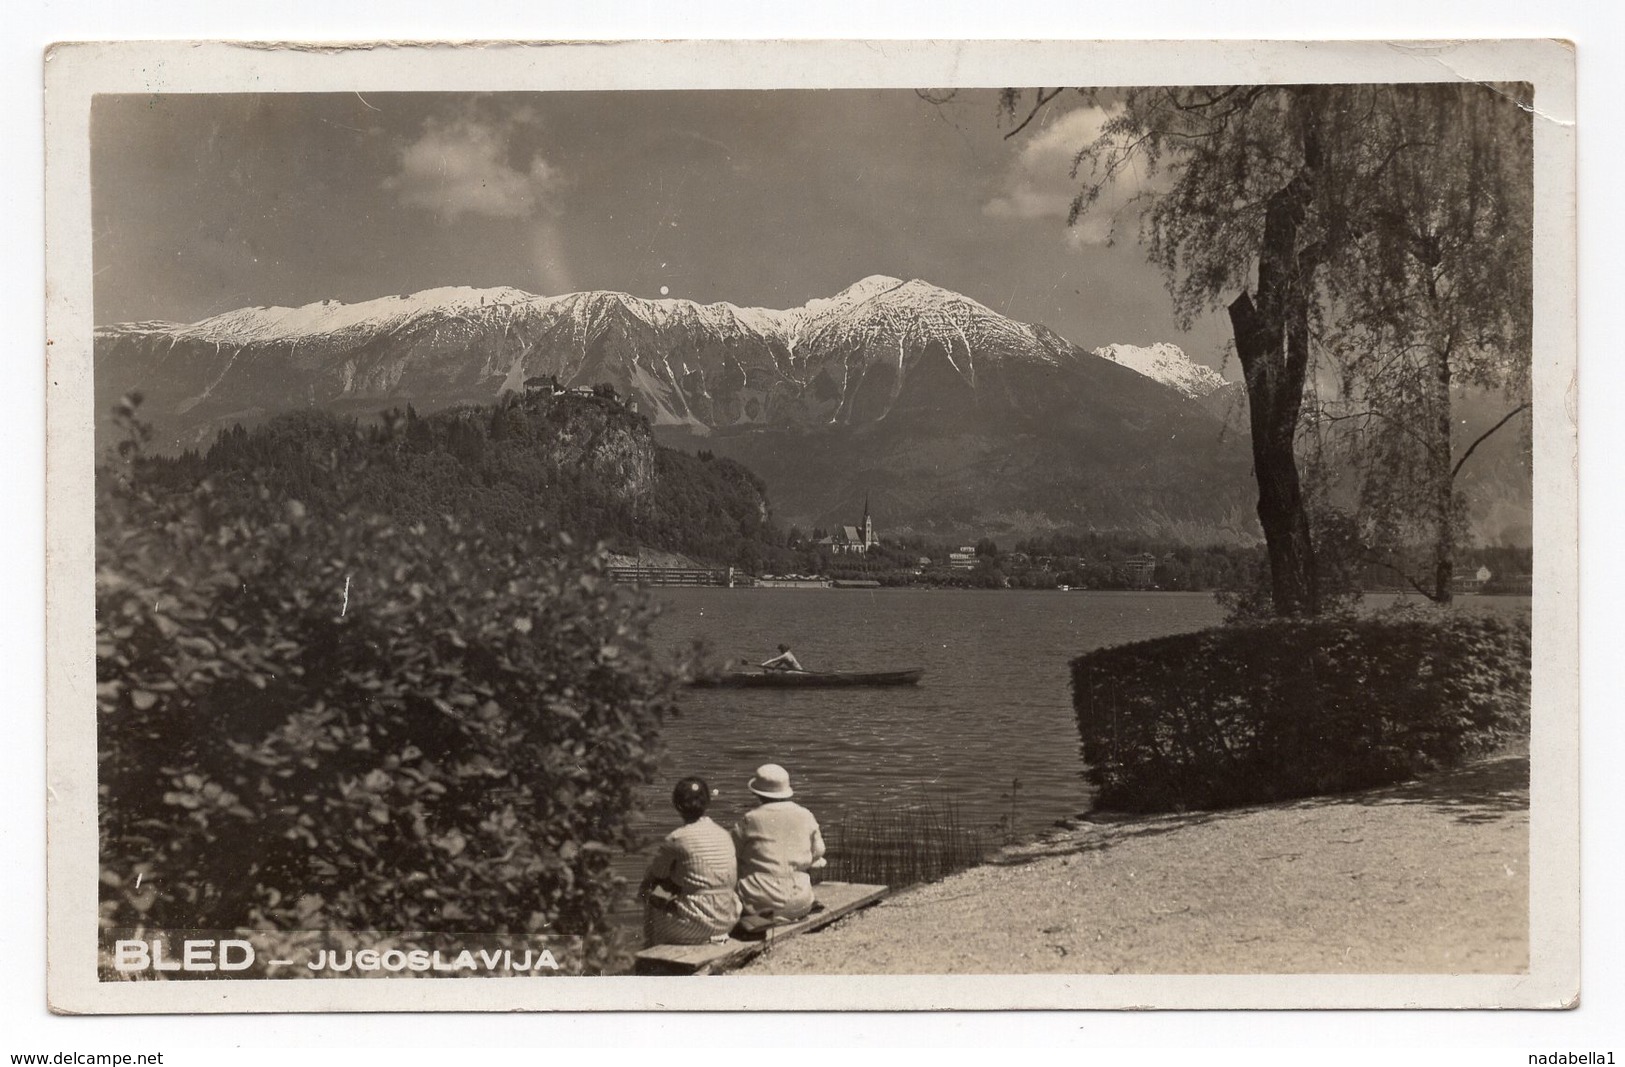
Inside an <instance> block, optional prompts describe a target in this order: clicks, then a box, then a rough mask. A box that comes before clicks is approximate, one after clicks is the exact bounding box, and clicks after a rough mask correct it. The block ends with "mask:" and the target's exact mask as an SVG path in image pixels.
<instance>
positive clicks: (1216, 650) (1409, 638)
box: [1072, 613, 1530, 811]
mask: <svg viewBox="0 0 1625 1067" xmlns="http://www.w3.org/2000/svg"><path fill="white" fill-rule="evenodd" d="M1529 657H1530V645H1529V620H1528V618H1527V616H1525V617H1522V618H1518V619H1508V618H1503V617H1500V616H1493V615H1487V614H1485V615H1480V614H1466V613H1436V614H1412V615H1397V614H1396V615H1387V616H1375V617H1363V618H1360V617H1338V618H1322V619H1315V620H1307V621H1305V620H1278V621H1273V622H1266V623H1255V624H1247V625H1233V626H1224V627H1218V628H1215V629H1210V630H1203V631H1200V632H1197V633H1191V634H1179V635H1176V636H1173V637H1164V638H1158V639H1156V640H1152V641H1143V642H1139V643H1136V644H1131V645H1122V646H1119V647H1116V648H1107V649H1102V650H1100V651H1097V652H1091V653H1089V654H1087V655H1084V656H1080V657H1078V658H1077V659H1075V660H1073V661H1072V689H1073V705H1074V707H1075V708H1076V710H1077V715H1078V729H1079V732H1080V733H1081V734H1082V738H1083V752H1084V760H1085V762H1086V763H1087V764H1088V776H1089V780H1090V782H1091V783H1092V784H1093V785H1094V786H1095V787H1096V790H1097V794H1096V799H1095V804H1096V807H1098V808H1102V809H1117V810H1124V811H1180V810H1188V809H1197V808H1218V807H1225V806H1230V805H1236V804H1246V803H1256V802H1261V801H1271V800H1280V799H1285V798H1289V797H1299V796H1309V795H1314V794H1319V793H1328V792H1338V791H1343V790H1349V789H1359V788H1365V787H1369V786H1374V785H1382V784H1388V783H1392V782H1396V781H1402V780H1404V779H1406V778H1410V777H1414V776H1415V775H1417V774H1419V773H1422V772H1424V771H1429V770H1435V769H1439V768H1444V767H1450V766H1453V765H1455V764H1457V763H1459V762H1460V761H1461V760H1463V759H1464V758H1467V757H1469V756H1473V755H1476V754H1481V753H1483V752H1486V751H1489V750H1491V749H1493V748H1495V747H1497V746H1498V745H1501V744H1503V743H1504V742H1506V741H1507V740H1509V739H1511V738H1513V737H1516V736H1523V735H1525V734H1526V733H1527V730H1528V726H1529Z"/></svg>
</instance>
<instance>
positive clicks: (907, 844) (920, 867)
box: [821, 800, 989, 889]
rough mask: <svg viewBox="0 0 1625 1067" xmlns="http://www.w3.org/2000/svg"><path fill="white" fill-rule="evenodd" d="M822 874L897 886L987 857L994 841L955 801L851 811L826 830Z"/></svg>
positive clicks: (947, 872)
mask: <svg viewBox="0 0 1625 1067" xmlns="http://www.w3.org/2000/svg"><path fill="white" fill-rule="evenodd" d="M826 837H827V838H828V845H829V852H828V859H829V864H828V866H826V867H825V868H824V869H823V871H822V872H821V874H822V880H824V881H831V882H861V883H863V884H866V885H886V886H890V887H892V888H893V889H897V888H900V887H902V886H908V885H915V884H918V883H920V882H931V881H935V880H937V879H939V878H945V877H947V876H948V875H950V874H953V873H954V872H955V871H960V870H964V869H965V868H966V867H974V866H975V865H976V864H978V863H981V862H982V860H983V859H984V858H986V856H987V854H988V851H989V841H988V838H987V836H986V835H985V834H983V833H982V831H980V830H978V829H977V828H975V827H973V826H970V825H968V824H967V823H966V822H965V820H964V817H963V816H962V815H961V813H960V810H959V806H958V805H957V804H955V803H954V802H953V801H951V800H949V801H944V802H943V803H942V804H941V805H937V804H925V805H920V806H915V807H908V808H886V809H882V810H872V811H858V812H850V813H847V814H845V815H843V816H842V817H841V819H840V821H839V822H838V823H836V824H835V826H834V827H832V828H830V829H829V832H828V833H827V834H826Z"/></svg>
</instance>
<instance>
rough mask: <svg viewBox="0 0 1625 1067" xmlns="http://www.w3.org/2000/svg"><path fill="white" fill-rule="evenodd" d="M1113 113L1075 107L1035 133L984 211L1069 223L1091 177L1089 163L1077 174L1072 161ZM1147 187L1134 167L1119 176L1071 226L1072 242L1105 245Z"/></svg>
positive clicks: (999, 216) (1068, 236) (1068, 238)
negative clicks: (1067, 218) (1078, 198)
mask: <svg viewBox="0 0 1625 1067" xmlns="http://www.w3.org/2000/svg"><path fill="white" fill-rule="evenodd" d="M1110 117H1111V116H1110V114H1109V113H1108V112H1107V111H1105V110H1104V109H1102V108H1098V107H1079V108H1074V109H1072V110H1071V111H1068V112H1066V113H1065V114H1064V115H1062V116H1060V117H1059V118H1057V119H1055V120H1054V121H1053V122H1051V123H1050V124H1049V125H1048V126H1045V127H1044V128H1043V129H1041V130H1040V131H1038V132H1037V133H1035V134H1034V135H1033V136H1032V137H1031V138H1030V139H1029V140H1028V141H1027V143H1026V144H1025V145H1023V146H1022V149H1021V152H1020V153H1019V154H1018V155H1017V156H1016V158H1015V159H1014V160H1013V161H1012V162H1011V164H1010V166H1009V167H1008V168H1007V169H1006V171H1005V173H1004V176H1003V177H1002V179H1001V180H1000V185H999V188H998V189H997V191H996V192H995V195H993V196H992V197H990V198H989V199H988V201H987V202H986V203H984V204H983V205H982V213H983V214H984V215H987V216H989V217H991V218H997V219H1045V218H1055V219H1060V220H1062V221H1063V222H1064V221H1065V220H1066V217H1067V214H1068V213H1069V212H1070V211H1071V210H1072V201H1073V199H1074V198H1075V197H1076V196H1077V195H1078V193H1079V191H1081V190H1082V189H1083V187H1084V184H1085V183H1086V182H1087V181H1088V180H1089V177H1090V176H1089V174H1088V172H1087V168H1088V163H1087V162H1085V163H1084V165H1083V170H1082V171H1080V173H1079V175H1078V176H1077V177H1074V176H1073V175H1072V167H1073V161H1074V160H1075V159H1077V155H1078V152H1079V151H1080V150H1081V149H1083V148H1084V147H1086V146H1087V145H1089V144H1091V143H1093V141H1094V140H1095V139H1096V138H1097V137H1099V136H1100V131H1101V129H1102V127H1103V126H1104V125H1105V123H1106V121H1107V120H1108V119H1109V118H1110ZM1143 188H1144V185H1143V183H1142V181H1141V179H1140V175H1139V174H1138V173H1137V172H1135V171H1133V169H1132V168H1131V169H1130V171H1128V172H1125V173H1123V174H1120V175H1118V177H1117V178H1116V179H1114V180H1113V181H1112V183H1111V184H1110V185H1108V186H1107V187H1106V188H1105V189H1102V190H1101V193H1100V197H1099V198H1098V199H1097V200H1095V202H1094V203H1092V204H1090V205H1089V207H1088V210H1087V211H1085V212H1084V214H1083V215H1082V216H1081V217H1080V218H1079V219H1078V221H1077V223H1076V224H1075V225H1073V226H1070V227H1067V229H1066V234H1065V240H1066V243H1067V245H1068V246H1069V247H1071V248H1075V249H1081V248H1084V247H1087V246H1090V245H1103V244H1106V243H1107V242H1108V241H1110V240H1111V238H1112V235H1113V232H1114V230H1115V229H1116V228H1117V225H1118V223H1119V221H1120V216H1122V215H1123V214H1124V208H1126V207H1128V205H1129V201H1131V200H1132V199H1133V198H1134V197H1135V196H1136V195H1137V194H1138V193H1139V192H1140V191H1141V190H1142V189H1143Z"/></svg>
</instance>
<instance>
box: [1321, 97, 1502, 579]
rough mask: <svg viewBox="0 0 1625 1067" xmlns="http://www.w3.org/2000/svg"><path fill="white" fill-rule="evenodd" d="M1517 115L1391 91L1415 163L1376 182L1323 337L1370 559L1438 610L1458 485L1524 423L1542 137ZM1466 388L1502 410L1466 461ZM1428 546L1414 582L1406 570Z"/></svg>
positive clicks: (1451, 566)
mask: <svg viewBox="0 0 1625 1067" xmlns="http://www.w3.org/2000/svg"><path fill="white" fill-rule="evenodd" d="M1519 91H1521V92H1524V93H1526V92H1527V87H1513V92H1514V93H1517V92H1519ZM1515 99H1517V96H1516V95H1514V96H1513V97H1512V98H1511V99H1510V100H1509V98H1508V97H1507V95H1506V91H1505V90H1503V91H1494V92H1492V91H1485V90H1483V89H1482V87H1474V88H1473V90H1472V91H1457V92H1453V93H1440V92H1438V91H1437V90H1436V89H1434V88H1432V87H1420V86H1396V87H1394V89H1393V90H1392V91H1391V93H1390V94H1389V97H1388V99H1387V103H1388V104H1389V105H1390V107H1391V109H1392V114H1391V117H1390V119H1389V121H1391V122H1393V123H1395V124H1396V125H1403V126H1404V127H1405V128H1406V129H1407V130H1408V131H1409V133H1408V139H1409V140H1410V141H1412V142H1415V143H1416V145H1417V147H1414V148H1412V149H1411V150H1408V151H1406V152H1405V153H1403V154H1401V155H1400V156H1398V157H1397V158H1396V159H1395V161H1394V164H1393V166H1392V167H1390V168H1389V169H1388V170H1387V171H1386V172H1385V174H1384V175H1383V177H1382V183H1383V186H1384V188H1383V190H1382V192H1381V196H1380V198H1379V204H1380V205H1382V206H1380V207H1379V208H1377V209H1376V210H1374V211H1373V212H1372V213H1371V219H1370V225H1369V228H1368V229H1367V231H1366V233H1365V234H1364V235H1363V237H1362V239H1361V240H1360V241H1359V242H1358V243H1357V245H1356V246H1355V249H1354V254H1355V257H1356V263H1357V265H1358V267H1359V269H1357V270H1351V271H1349V272H1348V274H1347V277H1346V278H1345V279H1344V283H1345V284H1343V285H1342V286H1341V287H1340V289H1339V290H1338V292H1337V294H1336V295H1337V300H1338V307H1339V315H1338V317H1337V319H1336V320H1335V321H1334V322H1333V323H1332V324H1331V331H1330V333H1329V337H1328V348H1329V349H1330V350H1331V351H1332V352H1333V353H1334V354H1335V355H1336V358H1337V360H1338V363H1339V365H1340V366H1339V370H1340V371H1341V375H1342V381H1341V396H1340V398H1339V399H1340V403H1339V404H1338V405H1337V406H1336V408H1335V409H1334V410H1333V411H1332V412H1331V413H1330V414H1329V418H1331V419H1334V420H1336V421H1338V422H1345V421H1348V422H1350V423H1351V425H1352V427H1353V428H1354V430H1355V432H1354V433H1353V434H1352V435H1349V436H1350V437H1351V439H1352V442H1353V443H1354V444H1356V445H1357V446H1358V455H1359V458H1360V461H1361V462H1360V464H1359V466H1360V471H1361V478H1362V484H1361V486H1360V489H1361V505H1362V513H1363V515H1364V518H1365V527H1366V529H1365V530H1364V534H1365V537H1364V540H1365V542H1366V547H1367V551H1368V552H1369V553H1370V554H1371V555H1372V556H1373V557H1374V558H1375V559H1376V560H1377V561H1378V562H1380V563H1382V564H1383V565H1385V566H1387V567H1389V568H1390V569H1393V570H1396V571H1399V572H1400V573H1402V574H1403V575H1404V576H1405V577H1406V579H1407V580H1409V581H1410V582H1411V584H1412V585H1413V586H1415V587H1416V588H1417V589H1418V590H1419V591H1421V592H1422V593H1424V594H1425V595H1427V596H1428V597H1429V598H1430V599H1433V600H1435V601H1438V602H1442V603H1448V602H1449V601H1450V599H1451V579H1452V576H1453V574H1454V571H1455V558H1456V554H1457V552H1458V551H1459V548H1460V543H1461V540H1462V534H1463V530H1464V526H1465V523H1464V521H1463V512H1464V507H1463V502H1462V500H1461V498H1460V494H1459V492H1458V490H1457V488H1456V481H1457V476H1458V475H1459V474H1460V473H1461V470H1462V467H1463V466H1464V465H1465V464H1466V462H1467V460H1468V459H1469V458H1470V457H1471V456H1472V454H1473V453H1474V451H1476V450H1477V448H1478V446H1479V445H1480V444H1482V443H1483V442H1484V441H1485V440H1487V439H1488V438H1489V437H1490V436H1491V435H1492V434H1494V433H1496V432H1497V431H1499V430H1501V429H1502V428H1503V427H1505V426H1507V425H1508V424H1510V423H1511V422H1512V420H1513V419H1514V418H1515V417H1517V416H1518V415H1519V414H1521V413H1522V412H1524V411H1526V410H1527V409H1528V407H1529V384H1530V378H1529V361H1530V352H1531V336H1530V334H1531V319H1532V297H1533V279H1532V271H1533V262H1534V256H1533V221H1532V198H1533V184H1534V183H1533V161H1534V147H1533V143H1532V137H1533V121H1532V118H1531V116H1530V114H1529V112H1528V111H1527V110H1525V109H1522V108H1519V107H1517V106H1515V103H1513V102H1512V101H1513V100H1515ZM1401 204H1403V205H1406V210H1403V211H1401V210H1396V208H1395V207H1394V205H1401ZM1463 387H1465V388H1467V389H1470V390H1477V391H1485V390H1489V391H1493V392H1495V393H1498V394H1500V395H1502V396H1504V397H1505V398H1506V409H1505V411H1504V413H1503V414H1502V415H1501V417H1500V418H1499V419H1498V420H1497V421H1495V422H1494V423H1493V424H1492V425H1490V426H1489V428H1488V429H1487V430H1484V431H1483V432H1482V433H1479V434H1477V435H1476V436H1475V437H1474V438H1473V439H1472V440H1470V441H1468V442H1466V443H1465V447H1464V448H1462V449H1461V450H1460V454H1459V455H1458V454H1457V450H1456V443H1455V440H1454V436H1455V435H1454V432H1453V431H1454V430H1455V428H1456V426H1457V425H1458V424H1459V421H1460V420H1458V419H1457V418H1456V411H1455V406H1454V404H1453V402H1452V400H1453V398H1452V391H1453V389H1459V388H1463ZM1421 544H1426V545H1427V546H1428V548H1429V553H1428V555H1429V559H1428V564H1429V565H1428V567H1427V570H1428V573H1427V574H1426V575H1425V577H1424V579H1423V580H1418V578H1417V577H1416V576H1415V575H1413V574H1411V573H1408V572H1407V571H1406V569H1405V568H1404V567H1403V565H1402V563H1401V560H1402V558H1403V555H1404V553H1405V550H1406V549H1409V548H1412V547H1414V546H1417V545H1421Z"/></svg>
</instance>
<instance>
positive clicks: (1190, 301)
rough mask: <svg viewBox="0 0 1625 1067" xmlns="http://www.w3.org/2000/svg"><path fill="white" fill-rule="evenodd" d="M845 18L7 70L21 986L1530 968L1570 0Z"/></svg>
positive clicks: (794, 989) (1560, 455)
mask: <svg viewBox="0 0 1625 1067" xmlns="http://www.w3.org/2000/svg"><path fill="white" fill-rule="evenodd" d="M889 47H890V48H891V49H892V50H893V53H894V54H893V55H891V56H890V57H882V58H881V59H877V58H876V54H877V52H884V51H885V48H882V47H879V46H877V47H876V48H870V49H865V48H862V47H858V46H852V45H846V46H843V45H839V44H834V43H822V44H804V45H801V46H797V47H790V46H788V45H780V46H778V47H777V48H775V46H772V45H768V44H764V43H760V42H757V43H744V44H734V45H728V44H719V43H711V44H697V43H688V44H683V43H667V44H663V45H662V44H643V45H636V46H632V45H624V46H598V47H594V46H554V47H551V48H549V47H546V46H534V47H532V48H530V49H528V50H527V49H518V48H517V47H516V50H514V51H512V52H507V53H503V54H500V55H491V56H486V57H480V56H471V55H458V54H456V53H457V50H455V49H442V50H439V51H438V52H436V51H434V50H431V49H425V50H424V51H423V52H422V53H421V54H419V53H414V52H413V51H412V50H411V49H401V50H396V51H394V52H392V53H391V54H389V55H387V56H373V55H363V54H351V55H339V54H333V55H321V54H313V55H300V54H293V53H283V52H278V51H277V50H275V49H259V50H250V49H242V48H237V47H234V46H229V45H213V46H192V47H187V46H182V45H147V46H133V45H127V46H117V45H78V46H63V47H62V48H61V50H60V53H59V54H58V55H57V56H55V57H53V58H54V59H55V60H56V61H57V65H56V66H55V67H54V68H53V69H52V70H51V71H50V72H49V76H50V77H51V78H53V79H55V82H54V83H53V84H54V85H56V86H59V87H60V89H61V90H62V91H61V92H60V93H53V94H52V99H51V100H50V108H51V111H50V114H49V120H50V130H49V131H48V136H50V137H51V138H53V140H52V141H51V144H52V145H53V146H55V145H58V144H60V145H61V146H62V150H61V151H59V152H57V153H56V154H55V155H54V156H53V157H52V158H51V167H52V168H53V169H52V170H51V171H50V173H49V176H48V182H49V185H48V189H47V194H48V198H49V199H48V205H47V206H48V215H47V217H48V220H49V224H50V225H54V226H55V227H56V228H55V230H54V232H51V233H50V235H51V236H52V237H53V242H52V247H51V249H50V257H51V258H50V262H49V270H50V271H51V272H52V273H51V279H52V283H53V290H52V293H51V301H52V302H51V317H50V323H49V330H50V331H51V332H50V336H51V341H50V344H51V346H52V347H51V348H50V350H49V353H50V354H49V360H50V366H51V371H50V374H51V378H52V381H51V386H50V396H49V404H50V407H49V412H48V419H49V430H50V438H49V449H50V453H49V454H50V457H51V460H52V465H51V467H50V470H49V474H48V483H47V492H48V494H49V519H50V522H51V524H52V532H51V544H52V546H53V556H52V558H51V560H50V562H49V569H48V579H49V581H50V605H49V613H48V623H47V635H48V640H49V642H50V647H49V652H50V655H51V662H52V669H51V674H50V692H49V699H50V723H49V730H50V738H51V745H52V748H51V759H52V766H53V769H54V773H53V780H54V782H56V783H60V786H61V788H60V789H59V790H58V791H57V792H56V793H54V794H53V797H52V799H51V801H50V819H51V822H50V833H51V841H50V848H51V856H50V863H51V871H52V885H51V900H50V906H51V914H50V927H51V945H50V961H49V962H50V966H51V990H52V1005H53V1008H54V1009H55V1010H61V1011H71V1012H87V1011H88V1012H103V1011H112V1012H151V1011H176V1010H183V1011H223V1010H224V1011H249V1012H252V1011H281V1010H324V1009H330V1008H338V1009H350V1010H355V1009H365V1010H395V1009H406V1008H410V1009H412V1010H421V1009H423V1008H434V1007H456V1008H460V1009H465V1010H467V1009H474V1010H480V1009H498V1008H502V1009H510V1008H519V1009H534V1010H545V1009H556V1008H632V1007H639V1008H647V1007H651V1006H656V1005H658V1006H660V1007H667V1008H678V1009H681V1008H707V1007H710V1008H716V1007H726V1008H775V1007H779V1008H782V1007H788V1006H796V1007H827V1008H861V1007H868V1006H876V1007H899V1008H946V1007H958V1008H981V1007H985V1008H1018V1007H1049V1008H1065V1007H1123V1006H1128V1005H1131V1004H1133V1005H1149V1006H1153V1007H1243V1006H1245V1007H1393V1006H1401V1005H1404V1006H1423V1007H1439V1008H1444V1007H1521V1008H1531V1007H1536V1008H1562V1007H1567V1006H1572V1005H1573V1003H1574V998H1575V997H1576V996H1577V995H1578V993H1579V986H1578V982H1579V972H1578V962H1577V961H1578V943H1579V940H1578V939H1579V931H1578V912H1577V905H1576V902H1575V886H1576V884H1577V877H1578V859H1577V855H1578V853H1577V835H1578V821H1579V812H1578V803H1577V799H1576V794H1575V792H1574V789H1575V785H1574V778H1575V767H1576V766H1577V764H1576V760H1577V751H1578V749H1577V731H1578V688H1577V686H1578V674H1577V670H1578V668H1577V636H1576V635H1577V618H1576V608H1575V596H1576V593H1577V585H1578V581H1577V575H1576V570H1575V567H1576V558H1577V555H1576V554H1577V548H1576V540H1577V535H1578V525H1577V524H1578V519H1577V512H1576V504H1575V499H1576V485H1575V473H1574V469H1573V466H1572V463H1571V460H1572V455H1573V452H1574V447H1575V430H1574V424H1573V421H1572V419H1571V418H1570V417H1568V415H1567V408H1566V405H1567V404H1569V403H1571V402H1572V397H1569V396H1568V395H1567V390H1569V388H1570V380H1571V378H1572V375H1573V373H1574V367H1575V342H1574V330H1575V324H1574V312H1573V301H1574V296H1573V294H1574V285H1575V281H1574V244H1575V231H1574V221H1573V197H1574V159H1573V150H1574V149H1573V133H1574V130H1573V123H1572V119H1566V118H1564V116H1572V113H1573V99H1572V97H1573V54H1572V52H1571V51H1568V50H1567V49H1565V48H1564V47H1563V46H1562V45H1560V44H1557V43H1553V42H1535V41H1524V42H1500V43H1496V42H1481V43H1477V44H1461V45H1454V46H1440V47H1441V48H1442V49H1444V50H1445V52H1447V53H1448V54H1447V55H1444V56H1443V58H1441V53H1439V52H1437V51H1434V52H1430V51H1429V50H1428V49H1426V48H1422V47H1418V48H1415V49H1411V50H1406V49H1402V48H1391V47H1387V46H1382V45H1377V44H1370V45H1342V46H1336V45H1325V46H1314V45H1309V46H1298V47H1296V48H1287V47H1284V46H1267V45H1245V44H1235V43H1231V44H1218V43H1215V44H1211V45H1207V46H1199V45H1183V46H1182V45H1139V46H1131V45H1116V46H1111V45H1096V46H1086V45H1080V44H1073V45H1039V44H1023V45H1005V46H995V45H986V46H982V48H981V49H980V51H979V50H978V48H977V47H976V46H969V45H963V44H962V45H961V46H959V47H958V48H957V49H955V50H954V51H953V54H952V55H951V56H950V55H947V54H946V53H945V52H944V51H943V50H942V49H940V48H936V49H933V48H932V47H931V46H925V45H920V46H915V48H914V49H912V50H911V49H910V48H909V47H907V46H905V45H903V44H898V43H896V42H893V43H891V45H890V46H889ZM137 58H140V59H141V60H142V62H141V63H136V62H133V60H135V59H137ZM882 59H885V60H887V61H886V62H882ZM1148 59H1149V60H1162V61H1160V62H1147V61H1146V60H1148ZM1445 60H1448V62H1446V61H1445ZM482 64H485V65H487V66H488V67H490V68H494V70H495V73H493V70H492V69H482ZM1446 66H1449V67H1450V68H1451V69H1454V70H1462V71H1468V72H1470V73H1469V74H1463V75H1461V76H1453V77H1442V76H1441V75H1440V71H1441V70H1442V69H1444V67H1446ZM662 70H673V71H681V72H683V76H682V77H676V76H672V77H665V78H661V77H657V76H653V75H651V73H650V72H651V71H656V72H658V71H662ZM877 71H879V72H880V73H878V74H877ZM696 72H698V73H696ZM48 232H50V231H48ZM1532 765H1533V771H1534V773H1533V775H1532ZM1170 978H1173V979H1176V980H1174V981H1170ZM770 979H771V981H770Z"/></svg>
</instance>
